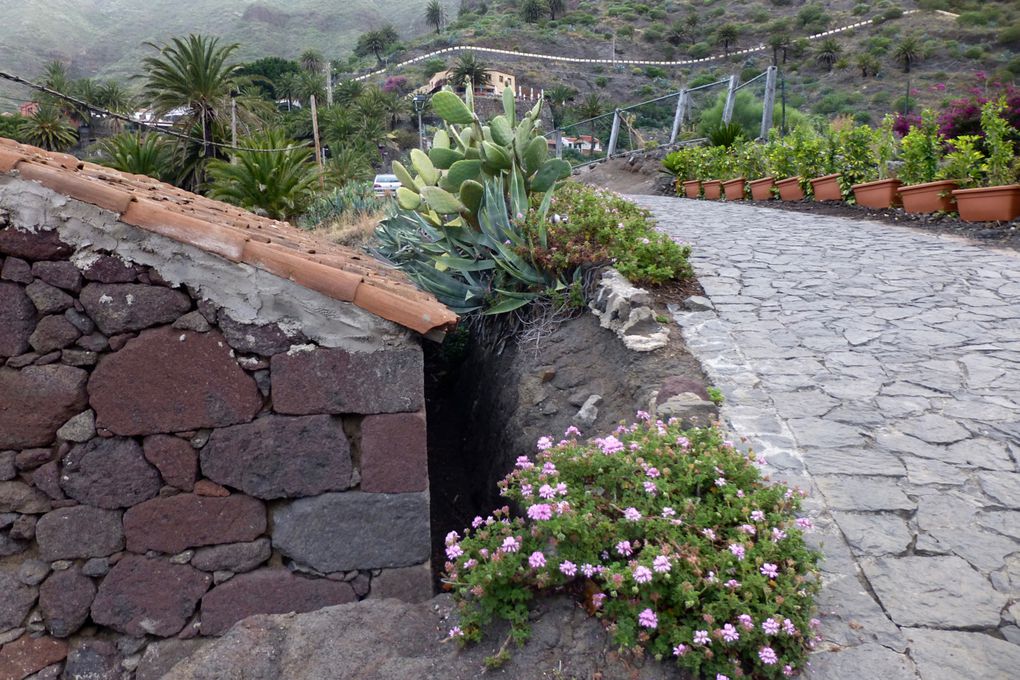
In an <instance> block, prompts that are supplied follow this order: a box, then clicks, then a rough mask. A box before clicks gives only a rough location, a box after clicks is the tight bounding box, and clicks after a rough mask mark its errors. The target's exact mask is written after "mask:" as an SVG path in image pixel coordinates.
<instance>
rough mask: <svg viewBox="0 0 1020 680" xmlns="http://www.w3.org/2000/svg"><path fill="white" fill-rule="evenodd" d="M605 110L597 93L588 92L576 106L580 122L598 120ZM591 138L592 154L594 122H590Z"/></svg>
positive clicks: (603, 103) (604, 105)
mask: <svg viewBox="0 0 1020 680" xmlns="http://www.w3.org/2000/svg"><path fill="white" fill-rule="evenodd" d="M605 109H606V104H605V102H604V101H602V97H601V96H599V94H598V92H589V93H588V94H587V95H585V97H584V99H582V100H581V103H580V104H578V105H577V115H578V116H580V117H581V120H589V119H591V118H598V117H599V116H601V115H602V113H603V112H604V111H605ZM591 137H592V153H594V148H595V121H594V120H592V121H591Z"/></svg>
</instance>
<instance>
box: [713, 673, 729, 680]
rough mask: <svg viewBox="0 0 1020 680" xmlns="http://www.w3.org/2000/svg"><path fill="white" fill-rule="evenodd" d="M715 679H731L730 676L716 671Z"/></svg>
mask: <svg viewBox="0 0 1020 680" xmlns="http://www.w3.org/2000/svg"><path fill="white" fill-rule="evenodd" d="M715 680H730V676H728V675H723V674H722V673H716V674H715Z"/></svg>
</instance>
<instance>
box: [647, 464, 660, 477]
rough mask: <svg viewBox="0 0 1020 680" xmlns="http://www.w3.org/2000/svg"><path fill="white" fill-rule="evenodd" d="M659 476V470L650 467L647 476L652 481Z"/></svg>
mask: <svg viewBox="0 0 1020 680" xmlns="http://www.w3.org/2000/svg"><path fill="white" fill-rule="evenodd" d="M659 475H660V473H659V469H658V468H653V467H650V468H648V469H647V470H645V476H646V477H649V478H651V479H655V478H656V477H658V476H659Z"/></svg>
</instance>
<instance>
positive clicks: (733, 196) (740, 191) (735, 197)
mask: <svg viewBox="0 0 1020 680" xmlns="http://www.w3.org/2000/svg"><path fill="white" fill-rule="evenodd" d="M746 184H747V181H746V180H745V179H744V178H743V177H737V178H736V179H731V180H727V181H725V182H723V183H722V186H723V192H724V193H725V194H726V200H727V201H742V200H744V188H745V185H746Z"/></svg>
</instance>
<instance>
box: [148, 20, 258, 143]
mask: <svg viewBox="0 0 1020 680" xmlns="http://www.w3.org/2000/svg"><path fill="white" fill-rule="evenodd" d="M146 44H147V45H149V46H150V47H153V48H155V49H157V50H159V55H158V56H154V57H146V58H145V59H143V60H142V66H143V67H144V69H145V71H146V74H145V83H144V92H145V94H146V96H147V97H148V98H149V100H150V102H151V103H152V105H153V107H154V108H155V109H156V113H157V114H164V113H167V112H169V111H172V110H173V109H176V108H181V107H183V108H186V109H188V111H189V114H188V117H187V120H188V121H194V122H195V123H197V124H198V126H199V128H200V129H201V134H202V142H203V151H204V153H205V156H206V157H207V158H211V157H212V155H213V146H212V141H213V132H214V130H213V124H214V123H215V122H216V121H217V120H219V119H221V118H224V117H226V116H227V115H228V112H229V111H230V103H229V102H230V95H231V93H232V92H235V91H236V90H237V87H238V77H237V69H238V68H239V67H238V65H237V64H235V63H231V62H230V61H229V60H230V56H231V55H232V54H233V52H234V51H235V50H236V49H237V48H238V47H239V45H238V44H237V43H231V44H228V45H220V42H219V38H214V37H208V36H203V35H196V34H194V33H193V34H191V35H189V36H188V37H187V38H185V39H181V38H173V39H171V41H170V42H169V43H167V44H166V45H163V46H162V47H160V46H158V45H155V44H153V43H146Z"/></svg>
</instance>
